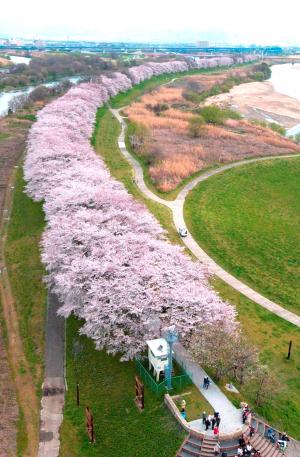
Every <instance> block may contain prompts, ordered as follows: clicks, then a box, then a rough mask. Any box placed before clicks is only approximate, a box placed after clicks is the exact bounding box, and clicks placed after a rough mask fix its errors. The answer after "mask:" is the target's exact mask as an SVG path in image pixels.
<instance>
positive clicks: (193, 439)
mask: <svg viewBox="0 0 300 457" xmlns="http://www.w3.org/2000/svg"><path fill="white" fill-rule="evenodd" d="M217 442H218V440H217V439H216V438H214V437H213V436H208V437H204V438H203V440H202V439H201V438H199V437H198V436H197V435H194V434H192V433H190V434H189V435H188V437H187V438H186V439H185V441H184V443H183V445H182V446H181V448H180V450H179V451H178V453H177V457H192V456H193V457H214V447H215V445H216V443H217ZM220 446H221V452H220V455H221V454H222V452H226V453H227V456H228V457H234V456H235V455H236V451H237V448H238V440H227V441H221V443H220Z"/></svg>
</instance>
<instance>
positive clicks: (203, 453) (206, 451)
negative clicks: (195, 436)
mask: <svg viewBox="0 0 300 457" xmlns="http://www.w3.org/2000/svg"><path fill="white" fill-rule="evenodd" d="M200 454H201V455H202V456H203V457H206V456H210V455H214V450H213V448H212V449H209V450H206V449H202V448H201V453H200Z"/></svg>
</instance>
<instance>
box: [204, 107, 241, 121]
mask: <svg viewBox="0 0 300 457" xmlns="http://www.w3.org/2000/svg"><path fill="white" fill-rule="evenodd" d="M200 113H201V115H202V117H203V118H204V120H205V122H207V123H208V124H215V125H220V124H223V123H224V121H225V120H226V119H236V120H238V119H241V115H240V114H239V113H237V112H236V111H234V110H231V109H229V108H228V109H222V108H219V107H218V106H217V105H209V106H205V107H204V108H202V109H201V110H200Z"/></svg>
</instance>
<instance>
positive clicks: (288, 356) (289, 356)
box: [287, 340, 293, 360]
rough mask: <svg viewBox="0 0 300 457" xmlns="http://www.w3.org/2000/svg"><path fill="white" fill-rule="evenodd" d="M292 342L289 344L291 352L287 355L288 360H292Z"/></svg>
mask: <svg viewBox="0 0 300 457" xmlns="http://www.w3.org/2000/svg"><path fill="white" fill-rule="evenodd" d="M292 344H293V342H292V340H291V341H290V342H289V352H288V355H287V359H288V360H290V358H291V351H292Z"/></svg>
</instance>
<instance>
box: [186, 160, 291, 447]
mask: <svg viewBox="0 0 300 457" xmlns="http://www.w3.org/2000/svg"><path fill="white" fill-rule="evenodd" d="M299 172H300V160H299V158H298V159H297V158H294V159H291V160H280V161H279V160H278V161H277V160H276V161H273V162H268V163H263V164H262V163H261V164H252V165H248V166H247V167H243V168H240V169H236V170H230V171H228V172H226V173H224V174H222V175H220V176H216V177H213V178H211V179H210V180H209V181H206V182H203V183H201V185H200V186H198V187H197V188H195V189H194V190H193V191H192V192H191V193H190V194H189V196H188V199H187V201H186V205H185V217H186V220H187V225H188V228H189V229H190V231H191V233H192V234H193V236H194V237H195V239H196V240H198V241H199V243H200V245H201V246H202V247H203V248H204V249H205V250H206V251H207V252H208V253H209V254H210V255H211V256H212V257H213V258H215V259H216V261H217V262H218V263H219V264H221V265H222V266H224V268H226V269H227V270H228V271H230V272H231V273H232V274H234V275H235V276H237V277H239V278H240V279H242V280H243V281H245V282H246V283H248V284H249V285H250V286H253V287H254V288H255V289H256V290H258V291H260V292H261V293H263V294H264V295H266V296H267V297H269V298H270V299H273V300H276V301H277V302H279V303H281V304H282V305H283V306H285V307H287V308H289V309H291V310H292V311H295V312H296V313H298V314H299V307H300V289H299V254H300V253H299V246H300V244H299V242H300V235H299V234H300V226H299V220H298V219H297V217H295V215H297V214H299V209H300V198H299V197H300V195H299V194H300V188H299ZM214 285H215V287H216V288H217V290H219V291H220V293H221V295H222V296H224V298H226V299H228V300H229V301H230V302H232V303H234V304H235V305H236V306H237V309H238V313H239V316H238V317H239V320H240V321H241V322H242V324H243V328H244V331H245V333H246V335H247V336H248V337H249V340H250V341H251V342H252V343H253V344H254V345H256V346H257V347H258V348H260V350H261V360H262V362H263V363H267V364H268V365H270V367H271V369H272V371H273V372H274V373H276V375H277V377H278V380H279V383H280V386H281V391H280V392H279V393H277V394H275V395H274V397H273V398H272V399H271V400H270V401H269V402H268V404H266V405H265V406H264V407H262V408H260V409H259V412H260V413H261V414H262V415H264V417H266V418H267V419H268V420H269V421H271V423H273V424H274V425H276V426H277V427H280V428H281V429H283V428H284V429H286V430H287V431H288V432H289V433H291V434H292V435H293V436H295V437H297V438H298V439H299V438H300V432H299V430H300V414H299V411H300V382H299V371H300V351H299V348H300V330H299V329H298V328H296V327H295V326H293V325H292V324H289V323H287V322H285V321H283V320H282V319H280V318H279V317H277V316H275V315H273V314H271V313H269V312H268V311H266V310H264V309H263V308H261V307H259V306H258V305H255V304H254V303H253V302H251V301H250V300H248V299H246V298H245V297H243V296H241V295H240V294H238V293H237V292H235V291H233V290H232V289H231V288H230V287H229V286H227V285H225V284H224V283H222V281H220V280H216V281H215V283H214ZM290 340H292V341H293V353H292V354H293V355H292V360H290V361H288V360H287V359H286V355H287V349H288V343H289V341H290ZM243 392H244V394H245V396H248V398H249V392H247V388H245V389H244V390H243ZM283 399H284V401H283ZM250 400H251V396H250Z"/></svg>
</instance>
